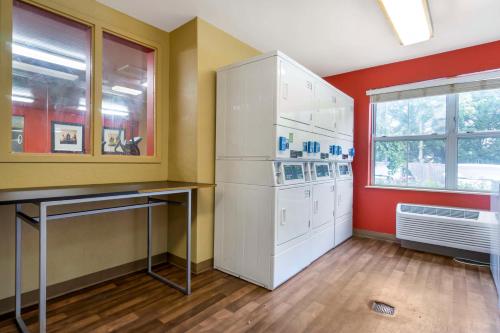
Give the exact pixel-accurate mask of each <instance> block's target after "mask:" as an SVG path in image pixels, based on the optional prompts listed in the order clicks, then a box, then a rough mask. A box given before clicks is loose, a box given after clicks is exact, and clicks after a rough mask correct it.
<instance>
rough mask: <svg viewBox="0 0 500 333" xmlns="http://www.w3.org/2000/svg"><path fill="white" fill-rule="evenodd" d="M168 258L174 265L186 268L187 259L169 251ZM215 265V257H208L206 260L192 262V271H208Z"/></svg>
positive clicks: (196, 272)
mask: <svg viewBox="0 0 500 333" xmlns="http://www.w3.org/2000/svg"><path fill="white" fill-rule="evenodd" d="M167 260H168V262H169V263H171V264H172V265H174V266H177V267H179V268H182V269H184V268H186V259H184V258H181V257H178V256H176V255H175V254H172V253H170V252H169V253H168V254H167ZM213 267H214V259H213V258H212V259H207V260H205V261H202V262H199V263H194V262H191V272H193V273H194V274H200V273H203V272H206V271H208V270H211V269H212V268H213Z"/></svg>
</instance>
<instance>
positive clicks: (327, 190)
mask: <svg viewBox="0 0 500 333" xmlns="http://www.w3.org/2000/svg"><path fill="white" fill-rule="evenodd" d="M312 192H313V193H312V199H313V200H312V205H313V207H312V210H313V215H312V216H313V218H312V227H313V229H315V228H318V227H320V226H322V225H325V224H327V223H331V222H333V217H334V216H333V210H334V205H333V202H335V185H334V183H333V182H328V183H321V184H314V185H313V187H312Z"/></svg>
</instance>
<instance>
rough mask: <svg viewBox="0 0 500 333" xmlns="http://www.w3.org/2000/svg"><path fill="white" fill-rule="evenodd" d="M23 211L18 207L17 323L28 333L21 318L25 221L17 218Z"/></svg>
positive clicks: (18, 205)
mask: <svg viewBox="0 0 500 333" xmlns="http://www.w3.org/2000/svg"><path fill="white" fill-rule="evenodd" d="M20 211H21V205H20V204H17V205H16V311H15V313H16V322H17V324H18V325H19V328H20V329H21V331H22V332H26V331H27V328H26V325H24V322H23V319H22V317H21V308H22V304H21V296H22V292H23V288H22V282H23V278H22V276H23V265H22V258H23V257H22V256H23V252H22V250H23V229H22V227H23V221H22V220H21V219H20V218H19V217H18V216H17V213H18V212H20Z"/></svg>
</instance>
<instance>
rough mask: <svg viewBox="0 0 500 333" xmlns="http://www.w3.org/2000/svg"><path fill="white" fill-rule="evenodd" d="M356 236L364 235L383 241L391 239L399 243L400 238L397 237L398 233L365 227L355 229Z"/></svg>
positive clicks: (363, 236) (364, 236)
mask: <svg viewBox="0 0 500 333" xmlns="http://www.w3.org/2000/svg"><path fill="white" fill-rule="evenodd" d="M353 234H354V236H357V237H362V238H373V239H378V240H383V241H389V242H394V243H399V240H398V239H397V238H396V235H393V234H386V233H385V232H377V231H370V230H363V229H354V233H353Z"/></svg>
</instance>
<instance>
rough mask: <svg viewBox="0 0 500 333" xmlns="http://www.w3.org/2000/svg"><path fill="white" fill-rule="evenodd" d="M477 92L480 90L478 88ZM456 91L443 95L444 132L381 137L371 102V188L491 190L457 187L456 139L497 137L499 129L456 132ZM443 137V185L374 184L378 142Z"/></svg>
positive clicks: (375, 109)
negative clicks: (377, 133)
mask: <svg viewBox="0 0 500 333" xmlns="http://www.w3.org/2000/svg"><path fill="white" fill-rule="evenodd" d="M478 91H480V90H478ZM458 96H459V93H452V94H447V95H446V120H445V126H446V128H445V132H444V134H423V135H404V136H380V137H377V136H376V135H375V133H376V126H377V117H376V112H377V103H370V115H371V127H370V129H371V136H370V139H371V140H370V144H371V148H370V153H371V155H370V182H369V184H370V187H380V188H396V189H402V190H405V189H408V190H421V191H437V192H472V193H478V194H488V193H491V192H490V191H482V190H473V189H460V188H458V140H459V139H470V138H490V137H491V138H499V139H500V130H497V131H478V132H465V133H459V131H458V119H459V98H458ZM433 139H434V140H439V139H441V140H443V139H444V141H445V186H444V187H423V186H422V187H420V186H401V185H387V184H377V183H376V182H375V146H376V143H377V142H401V141H403V142H407V141H419V140H433Z"/></svg>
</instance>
